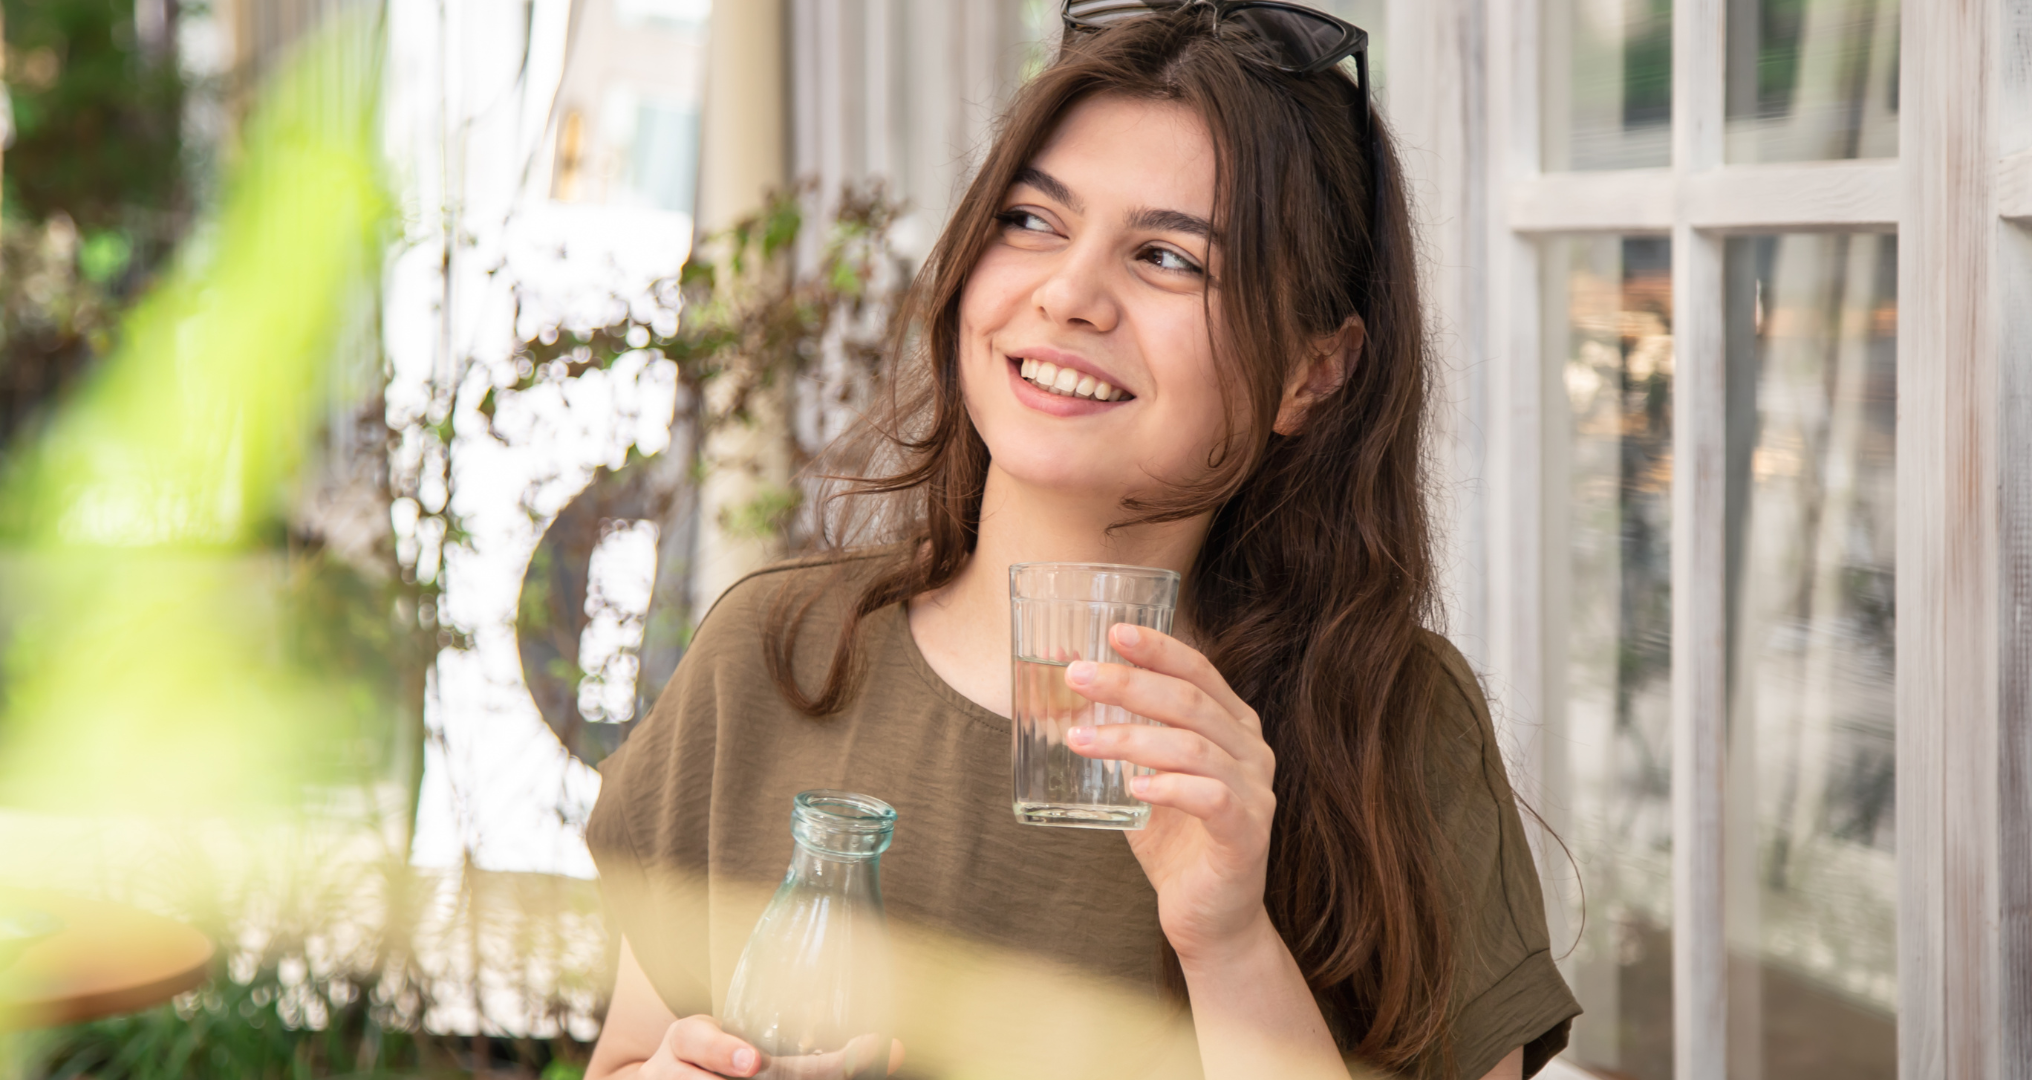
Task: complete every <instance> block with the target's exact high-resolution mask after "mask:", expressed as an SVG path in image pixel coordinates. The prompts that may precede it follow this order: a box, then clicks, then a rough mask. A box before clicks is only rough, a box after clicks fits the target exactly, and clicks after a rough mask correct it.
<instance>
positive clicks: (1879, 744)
mask: <svg viewBox="0 0 2032 1080" xmlns="http://www.w3.org/2000/svg"><path fill="white" fill-rule="evenodd" d="M1726 259H1727V270H1726V277H1725V287H1726V289H1727V290H1728V296H1727V305H1726V319H1727V334H1728V350H1727V357H1728V361H1727V362H1728V387H1729V390H1728V395H1729V396H1728V401H1729V404H1728V455H1727V470H1728V513H1727V528H1728V549H1727V550H1728V567H1729V571H1728V578H1729V593H1728V604H1729V649H1730V662H1729V741H1728V765H1727V770H1728V775H1727V784H1728V789H1727V797H1726V801H1725V805H1726V809H1725V814H1726V821H1725V828H1726V834H1725V835H1726V844H1727V847H1726V852H1727V854H1726V859H1727V869H1726V874H1725V878H1726V882H1727V884H1726V885H1725V889H1726V908H1727V935H1728V945H1729V1017H1728V1028H1729V1056H1730V1067H1729V1075H1730V1076H1731V1077H1734V1078H1738V1080H1740V1078H1752V1080H1755V1078H1758V1077H1770V1078H1773V1080H1776V1078H1779V1077H1785V1078H1797V1080H1815V1078H1819V1077H1827V1078H1829V1080H1833V1078H1836V1077H1840V1078H1842V1080H1857V1078H1866V1077H1883V1078H1885V1080H1890V1078H1891V1077H1894V1076H1896V1075H1897V1065H1898V1060H1897V1018H1896V1016H1895V1013H1894V1010H1895V1007H1896V994H1897V971H1898V967H1897V953H1896V945H1897V934H1896V912H1897V907H1896V897H1897V888H1898V874H1897V859H1896V853H1895V851H1894V850H1893V840H1894V836H1895V825H1894V820H1893V818H1894V815H1893V812H1892V781H1893V777H1894V771H1893V765H1894V760H1895V759H1894V753H1893V746H1894V744H1893V715H1894V699H1893V694H1892V689H1893V682H1892V642H1893V637H1892V625H1893V623H1892V580H1893V576H1892V575H1893V568H1894V566H1895V558H1894V554H1895V553H1894V550H1893V539H1894V538H1895V536H1896V535H1897V529H1896V524H1895V520H1896V519H1895V515H1896V513H1897V503H1896V498H1895V496H1896V489H1895V486H1894V481H1895V478H1896V457H1895V440H1896V433H1897V427H1896V422H1897V405H1898V387H1897V372H1898V368H1897V348H1896V346H1897V320H1898V308H1897V299H1896V297H1897V293H1896V286H1897V280H1898V274H1897V265H1898V256H1897V239H1896V238H1895V237H1892V236H1885V235H1873V234H1826V233H1817V234H1800V235H1786V236H1765V237H1746V238H1740V239H1735V240H1731V241H1729V244H1728V248H1727V252H1726Z"/></svg>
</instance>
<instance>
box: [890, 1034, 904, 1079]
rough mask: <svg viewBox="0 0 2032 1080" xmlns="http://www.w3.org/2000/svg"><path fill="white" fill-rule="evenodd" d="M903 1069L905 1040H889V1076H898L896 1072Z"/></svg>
mask: <svg viewBox="0 0 2032 1080" xmlns="http://www.w3.org/2000/svg"><path fill="white" fill-rule="evenodd" d="M902 1067H903V1040H902V1039H891V1040H889V1075H891V1076H894V1075H896V1070H898V1069H900V1068H902Z"/></svg>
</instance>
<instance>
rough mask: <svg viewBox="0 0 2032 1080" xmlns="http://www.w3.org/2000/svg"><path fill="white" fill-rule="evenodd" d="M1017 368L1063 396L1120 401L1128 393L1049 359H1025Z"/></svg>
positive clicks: (1038, 383) (1028, 377)
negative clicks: (1060, 365)
mask: <svg viewBox="0 0 2032 1080" xmlns="http://www.w3.org/2000/svg"><path fill="white" fill-rule="evenodd" d="M1017 370H1018V371H1019V372H1020V373H1021V374H1022V376H1023V378H1024V379H1025V380H1027V381H1029V382H1030V383H1031V384H1032V385H1034V386H1036V387H1038V388H1039V389H1042V390H1048V391H1050V392H1051V393H1054V394H1057V395H1059V396H1061V397H1083V398H1090V399H1092V400H1094V401H1120V400H1122V399H1123V398H1124V397H1127V396H1128V395H1127V394H1126V393H1124V392H1123V391H1122V390H1121V388H1119V387H1117V386H1114V385H1113V384H1110V383H1104V382H1102V381H1101V380H1099V379H1096V378H1094V377H1093V376H1092V375H1085V374H1081V373H1080V371H1079V370H1078V369H1076V368H1062V367H1059V366H1058V365H1057V364H1054V363H1052V362H1051V361H1049V360H1033V359H1028V358H1026V359H1024V360H1023V361H1022V362H1021V363H1020V364H1019V365H1018V368H1017Z"/></svg>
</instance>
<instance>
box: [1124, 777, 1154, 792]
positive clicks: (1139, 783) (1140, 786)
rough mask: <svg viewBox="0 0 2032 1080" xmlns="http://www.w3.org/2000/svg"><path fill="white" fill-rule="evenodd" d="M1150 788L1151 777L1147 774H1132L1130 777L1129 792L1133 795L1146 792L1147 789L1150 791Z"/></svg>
mask: <svg viewBox="0 0 2032 1080" xmlns="http://www.w3.org/2000/svg"><path fill="white" fill-rule="evenodd" d="M1148 790H1150V778H1149V777H1147V776H1132V777H1130V778H1129V793H1130V794H1132V795H1141V794H1143V793H1144V792H1146V791H1148Z"/></svg>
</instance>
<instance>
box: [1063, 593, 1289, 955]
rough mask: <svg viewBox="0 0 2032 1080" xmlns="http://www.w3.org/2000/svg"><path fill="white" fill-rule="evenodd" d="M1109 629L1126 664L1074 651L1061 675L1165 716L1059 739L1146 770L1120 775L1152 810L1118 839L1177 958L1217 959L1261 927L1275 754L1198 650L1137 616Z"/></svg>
mask: <svg viewBox="0 0 2032 1080" xmlns="http://www.w3.org/2000/svg"><path fill="white" fill-rule="evenodd" d="M1109 635H1110V638H1111V640H1112V641H1113V642H1114V646H1115V651H1116V652H1119V653H1120V654H1121V655H1122V658H1123V659H1125V660H1127V661H1129V662H1130V663H1131V664H1135V665H1137V666H1136V667H1130V666H1128V665H1125V664H1096V663H1092V662H1090V661H1079V662H1076V663H1073V664H1070V665H1068V666H1067V668H1066V684H1067V685H1068V686H1070V687H1071V688H1072V689H1073V690H1074V691H1075V692H1077V693H1078V694H1080V695H1081V696H1083V697H1085V698H1087V699H1088V700H1091V701H1094V702H1098V703H1101V704H1106V705H1119V706H1121V707H1122V708H1124V709H1127V710H1129V711H1130V712H1132V713H1136V714H1137V715H1139V716H1146V717H1149V718H1150V719H1152V720H1158V721H1161V722H1163V723H1164V724H1165V725H1166V726H1164V727H1157V726H1154V725H1150V724H1103V725H1100V726H1097V727H1094V726H1087V727H1078V728H1074V729H1073V730H1072V731H1071V732H1070V733H1068V735H1067V742H1068V744H1069V745H1070V746H1071V748H1072V750H1073V751H1074V752H1075V753H1078V754H1080V755H1082V756H1085V757H1090V758H1100V759H1104V760H1105V759H1119V760H1122V761H1128V762H1132V763H1134V764H1137V765H1142V766H1145V767H1147V768H1150V769H1154V770H1156V772H1155V774H1154V775H1151V776H1139V777H1136V778H1135V779H1133V780H1131V781H1130V791H1131V793H1132V794H1134V795H1135V796H1136V797H1137V798H1140V799H1142V800H1144V801H1145V802H1148V803H1149V804H1150V805H1151V811H1150V823H1149V824H1148V825H1147V826H1145V827H1144V828H1143V829H1141V830H1139V831H1136V832H1131V833H1129V847H1130V850H1132V851H1134V852H1135V853H1136V859H1137V861H1138V862H1140V863H1141V864H1142V865H1143V872H1144V874H1145V875H1147V876H1148V877H1149V878H1150V884H1151V885H1152V886H1153V887H1155V888H1156V890H1157V915H1158V921H1159V923H1160V924H1161V925H1162V926H1163V928H1164V936H1165V937H1166V938H1168V939H1170V941H1171V946H1172V948H1174V949H1176V950H1178V954H1179V958H1180V959H1181V960H1182V961H1184V962H1186V963H1187V964H1192V963H1194V962H1196V961H1215V962H1218V960H1219V958H1220V957H1221V955H1222V954H1224V953H1228V952H1231V951H1235V950H1239V949H1243V948H1247V947H1249V946H1250V945H1253V944H1256V943H1258V942H1259V941H1260V935H1262V934H1263V933H1264V932H1265V931H1269V930H1270V922H1269V916H1268V914H1267V912H1266V911H1265V909H1264V907H1263V882H1264V874H1265V870H1266V867H1267V866H1268V864H1269V855H1270V819H1271V816H1272V815H1273V814H1274V813H1275V811H1276V809H1277V797H1276V795H1275V794H1273V793H1272V791H1271V787H1270V781H1271V778H1272V777H1273V776H1274V775H1275V774H1276V771H1277V761H1276V758H1275V756H1274V755H1273V754H1272V753H1271V752H1270V746H1269V744H1268V743H1266V742H1264V741H1263V724H1262V721H1261V720H1260V719H1259V718H1258V717H1257V716H1256V710H1254V709H1252V708H1250V707H1249V705H1248V703H1247V702H1245V701H1243V700H1242V699H1241V698H1240V697H1239V696H1237V695H1236V694H1235V692H1234V690H1232V689H1231V688H1229V686H1228V682H1227V680H1226V679H1223V678H1222V677H1221V673H1220V672H1219V671H1216V670H1215V669H1214V666H1213V663H1212V662H1211V661H1209V660H1208V659H1207V658H1206V657H1205V656H1203V655H1201V654H1200V653H1199V652H1198V651H1197V650H1194V649H1193V648H1191V647H1189V646H1187V645H1186V644H1185V643H1184V642H1181V641H1179V640H1178V639H1177V638H1174V637H1171V636H1169V635H1166V634H1160V633H1158V632H1157V631H1155V630H1151V629H1149V628H1147V627H1136V626H1130V625H1129V624H1127V623H1118V624H1116V625H1115V626H1114V627H1113V628H1112V629H1111V630H1110V631H1109ZM1271 932H1273V933H1274V931H1271Z"/></svg>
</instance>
